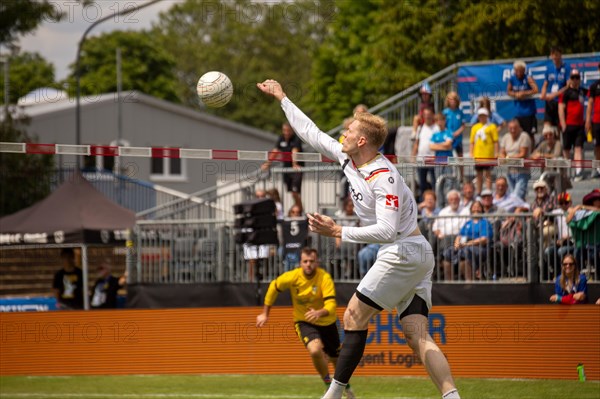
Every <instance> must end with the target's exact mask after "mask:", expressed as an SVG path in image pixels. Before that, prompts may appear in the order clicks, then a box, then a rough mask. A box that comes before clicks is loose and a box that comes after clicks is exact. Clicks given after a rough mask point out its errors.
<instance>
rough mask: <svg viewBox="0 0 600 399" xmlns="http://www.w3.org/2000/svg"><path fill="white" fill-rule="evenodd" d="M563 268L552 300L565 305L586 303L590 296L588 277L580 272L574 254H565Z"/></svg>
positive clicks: (555, 285) (557, 279)
mask: <svg viewBox="0 0 600 399" xmlns="http://www.w3.org/2000/svg"><path fill="white" fill-rule="evenodd" d="M561 270H562V272H561V274H560V276H558V277H557V278H556V282H555V284H554V295H552V296H551V297H550V302H554V303H558V304H565V305H575V304H579V303H586V302H587V296H588V291H587V278H586V277H585V274H584V273H579V268H578V267H577V262H576V261H575V257H574V256H573V255H571V254H569V255H565V257H564V258H563V260H562V269H561Z"/></svg>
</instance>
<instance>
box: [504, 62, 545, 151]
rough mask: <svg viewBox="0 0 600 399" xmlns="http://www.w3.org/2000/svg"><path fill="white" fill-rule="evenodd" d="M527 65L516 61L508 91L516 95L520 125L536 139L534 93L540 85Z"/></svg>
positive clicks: (513, 95) (517, 116)
mask: <svg viewBox="0 0 600 399" xmlns="http://www.w3.org/2000/svg"><path fill="white" fill-rule="evenodd" d="M526 67H527V65H526V64H525V62H524V61H520V60H519V61H515V63H514V64H513V68H514V74H513V75H511V77H510V79H509V80H508V86H507V89H506V91H507V93H508V95H509V96H511V97H514V99H515V102H514V106H515V111H516V113H515V118H516V119H517V120H518V121H519V125H521V127H522V128H523V130H524V131H526V132H527V133H528V134H529V136H530V137H531V140H532V142H535V140H534V134H535V132H536V131H537V119H536V116H535V114H536V112H537V109H536V106H535V100H534V99H533V95H535V94H537V92H538V87H537V83H535V80H533V78H532V77H531V76H529V75H527V74H526V73H525V72H526Z"/></svg>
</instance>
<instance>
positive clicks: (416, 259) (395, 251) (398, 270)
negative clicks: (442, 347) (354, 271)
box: [356, 235, 435, 315]
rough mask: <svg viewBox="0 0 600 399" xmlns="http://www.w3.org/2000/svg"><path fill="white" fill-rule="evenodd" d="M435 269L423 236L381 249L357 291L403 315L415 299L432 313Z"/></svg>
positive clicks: (428, 245) (431, 255) (403, 240)
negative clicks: (425, 305) (418, 298)
mask: <svg viewBox="0 0 600 399" xmlns="http://www.w3.org/2000/svg"><path fill="white" fill-rule="evenodd" d="M434 266H435V260H434V256H433V250H432V249H431V245H430V244H429V242H428V241H427V240H426V239H425V237H423V236H422V235H419V236H413V237H407V238H404V239H402V240H398V241H396V242H394V243H392V244H387V245H384V246H382V247H381V249H380V250H379V253H378V254H377V260H376V261H375V263H374V264H373V266H372V267H371V268H370V269H369V271H368V272H367V274H366V275H365V277H364V278H363V279H362V281H361V282H360V284H359V285H358V287H357V289H356V290H357V291H358V292H360V293H361V294H363V295H364V296H366V297H367V298H369V299H371V300H372V301H373V302H375V303H376V304H378V305H379V306H381V307H382V308H384V309H386V310H389V311H391V310H393V309H394V308H395V309H396V311H397V312H398V315H400V314H402V312H404V311H405V310H406V308H407V307H408V305H410V302H411V301H412V300H413V298H414V296H415V295H418V296H419V297H421V298H422V299H423V300H424V301H425V303H427V308H429V309H431V275H432V273H433V268H434Z"/></svg>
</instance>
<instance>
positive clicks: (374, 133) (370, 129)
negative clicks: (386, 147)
mask: <svg viewBox="0 0 600 399" xmlns="http://www.w3.org/2000/svg"><path fill="white" fill-rule="evenodd" d="M354 119H355V120H357V121H359V122H360V131H361V133H362V134H363V135H364V136H365V137H366V138H367V141H368V142H369V143H370V144H371V145H372V146H374V147H375V148H379V147H381V146H382V145H383V143H384V142H385V138H386V137H387V134H388V131H387V123H386V122H385V119H383V118H382V117H381V116H377V115H373V114H370V113H368V112H357V113H355V114H354Z"/></svg>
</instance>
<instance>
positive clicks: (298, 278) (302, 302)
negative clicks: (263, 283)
mask: <svg viewBox="0 0 600 399" xmlns="http://www.w3.org/2000/svg"><path fill="white" fill-rule="evenodd" d="M285 290H290V294H291V296H292V303H293V306H294V321H295V322H297V321H306V319H305V318H304V314H305V313H306V312H308V310H309V309H311V308H312V309H315V310H319V309H323V308H325V309H327V310H328V311H329V314H328V315H327V316H324V317H321V318H319V319H318V320H317V321H315V322H312V323H311V324H315V325H317V326H327V325H329V324H332V323H335V321H336V319H337V316H336V314H335V308H336V306H337V305H336V301H335V286H334V285H333V279H332V278H331V276H330V275H329V273H327V272H326V271H325V270H323V269H321V268H320V267H319V268H317V269H316V272H315V274H314V276H313V277H312V278H310V279H308V278H306V276H305V275H304V273H303V272H302V268H301V267H298V268H296V269H294V270H290V271H289V272H286V273H283V274H282V275H280V276H279V277H277V278H276V279H275V280H273V281H271V284H270V285H269V289H268V291H267V294H266V295H265V305H267V306H273V304H274V303H275V301H276V300H277V296H278V295H279V293H280V292H283V291H285Z"/></svg>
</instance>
